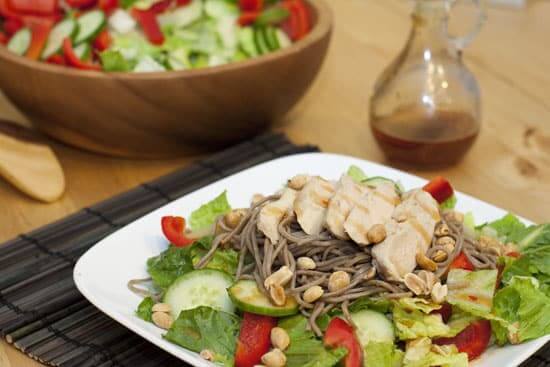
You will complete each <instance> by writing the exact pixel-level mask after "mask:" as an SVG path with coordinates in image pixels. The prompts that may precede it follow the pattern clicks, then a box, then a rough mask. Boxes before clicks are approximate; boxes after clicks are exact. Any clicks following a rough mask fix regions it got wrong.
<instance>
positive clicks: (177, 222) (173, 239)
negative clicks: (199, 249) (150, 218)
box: [161, 217, 193, 247]
mask: <svg viewBox="0 0 550 367" xmlns="http://www.w3.org/2000/svg"><path fill="white" fill-rule="evenodd" d="M161 225H162V233H164V236H165V237H166V239H167V240H168V241H170V243H171V244H172V245H174V246H176V247H184V246H188V245H190V244H192V243H193V240H190V239H189V238H187V237H185V233H184V231H185V219H184V218H182V217H162V219H161Z"/></svg>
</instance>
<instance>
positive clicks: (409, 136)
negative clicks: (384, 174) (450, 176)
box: [370, 0, 485, 166]
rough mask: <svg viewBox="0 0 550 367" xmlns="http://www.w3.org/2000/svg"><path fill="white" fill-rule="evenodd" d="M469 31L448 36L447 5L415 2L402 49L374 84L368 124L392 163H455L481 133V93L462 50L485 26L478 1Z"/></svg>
mask: <svg viewBox="0 0 550 367" xmlns="http://www.w3.org/2000/svg"><path fill="white" fill-rule="evenodd" d="M471 1H473V3H474V4H475V5H476V10H477V19H476V22H475V26H474V29H473V30H472V31H471V32H470V33H469V34H467V35H465V36H461V37H454V36H451V35H450V34H449V32H448V20H449V15H450V12H451V9H452V7H453V6H454V5H455V4H456V3H457V1H452V0H416V1H415V7H414V11H413V14H412V30H411V33H410V36H409V39H408V41H407V44H406V46H405V48H404V49H403V50H402V51H401V53H400V54H399V55H398V57H397V58H396V59H395V60H394V61H393V62H392V63H391V64H390V65H389V66H388V67H387V68H386V70H385V71H384V72H383V73H382V75H381V76H380V77H379V78H378V80H377V82H376V83H375V87H374V93H373V96H372V98H371V103H370V124H371V129H372V131H373V134H374V136H375V138H376V141H377V142H378V145H379V146H380V148H381V149H382V151H383V152H384V154H385V155H386V157H387V158H388V159H389V160H391V161H399V162H403V163H409V164H413V165H415V166H445V165H450V164H453V163H456V162H457V161H459V160H460V159H461V158H462V156H463V155H464V154H465V153H466V152H467V151H468V150H469V148H470V147H471V146H472V144H473V143H474V141H475V139H476V137H477V135H478V133H479V129H480V122H481V103H480V91H479V86H478V84H477V81H476V79H475V77H474V75H473V74H472V73H471V72H470V71H469V70H468V68H467V67H466V65H464V63H463V62H462V50H463V49H464V48H465V47H466V46H467V45H468V44H469V43H470V42H471V41H472V40H473V38H474V37H475V36H476V34H477V33H478V32H479V30H480V29H481V27H482V25H483V23H484V21H485V9H484V7H483V4H482V3H481V2H480V1H481V0H471Z"/></svg>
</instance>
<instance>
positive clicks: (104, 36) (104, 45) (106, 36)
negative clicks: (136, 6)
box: [92, 29, 113, 51]
mask: <svg viewBox="0 0 550 367" xmlns="http://www.w3.org/2000/svg"><path fill="white" fill-rule="evenodd" d="M112 42H113V38H112V37H111V34H110V33H109V31H108V30H106V29H104V30H103V31H101V32H100V33H99V34H98V35H97V37H96V38H95V39H94V42H93V43H92V46H93V47H94V49H96V50H98V51H105V50H106V49H108V48H109V46H111V43H112Z"/></svg>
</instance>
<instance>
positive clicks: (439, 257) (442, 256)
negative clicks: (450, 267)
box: [432, 250, 447, 263]
mask: <svg viewBox="0 0 550 367" xmlns="http://www.w3.org/2000/svg"><path fill="white" fill-rule="evenodd" d="M432 260H433V261H435V262H436V263H441V262H443V261H445V260H447V253H446V252H445V251H443V250H437V251H436V252H435V254H434V255H433V256H432Z"/></svg>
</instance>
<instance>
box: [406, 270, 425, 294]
mask: <svg viewBox="0 0 550 367" xmlns="http://www.w3.org/2000/svg"><path fill="white" fill-rule="evenodd" d="M403 280H404V282H405V285H406V286H407V288H409V289H410V290H411V291H412V292H413V293H414V294H416V295H417V296H420V295H422V294H425V293H426V289H427V286H426V282H424V280H422V279H421V278H420V277H419V276H418V275H416V274H414V273H408V274H405V276H404V277H403Z"/></svg>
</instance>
